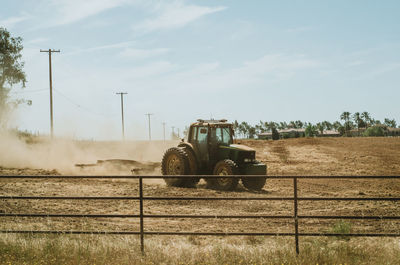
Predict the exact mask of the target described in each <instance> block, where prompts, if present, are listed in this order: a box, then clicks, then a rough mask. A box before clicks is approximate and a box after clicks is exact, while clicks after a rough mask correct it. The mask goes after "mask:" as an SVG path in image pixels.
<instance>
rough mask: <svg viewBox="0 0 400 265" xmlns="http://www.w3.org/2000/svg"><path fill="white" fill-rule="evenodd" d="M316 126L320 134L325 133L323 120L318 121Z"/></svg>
mask: <svg viewBox="0 0 400 265" xmlns="http://www.w3.org/2000/svg"><path fill="white" fill-rule="evenodd" d="M316 128H317V129H318V131H319V132H320V134H323V133H324V130H325V126H324V124H323V123H322V122H318V123H317V124H316Z"/></svg>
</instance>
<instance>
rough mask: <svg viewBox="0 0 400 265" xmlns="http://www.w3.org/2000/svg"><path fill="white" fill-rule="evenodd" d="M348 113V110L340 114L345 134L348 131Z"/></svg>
mask: <svg viewBox="0 0 400 265" xmlns="http://www.w3.org/2000/svg"><path fill="white" fill-rule="evenodd" d="M350 115H351V113H350V112H348V111H344V112H343V113H342V114H341V115H340V119H341V120H343V121H344V127H345V130H346V134H348V133H349V131H350Z"/></svg>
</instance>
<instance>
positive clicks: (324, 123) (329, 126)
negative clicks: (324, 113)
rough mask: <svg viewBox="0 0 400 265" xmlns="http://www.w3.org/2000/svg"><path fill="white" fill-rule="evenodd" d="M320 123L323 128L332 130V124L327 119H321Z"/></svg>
mask: <svg viewBox="0 0 400 265" xmlns="http://www.w3.org/2000/svg"><path fill="white" fill-rule="evenodd" d="M322 124H323V125H324V128H325V130H332V128H333V124H332V123H330V122H329V121H323V122H322Z"/></svg>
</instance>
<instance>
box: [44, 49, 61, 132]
mask: <svg viewBox="0 0 400 265" xmlns="http://www.w3.org/2000/svg"><path fill="white" fill-rule="evenodd" d="M40 52H47V53H49V79H50V134H51V138H53V134H54V128H53V82H52V77H51V53H53V52H60V50H52V49H48V50H40Z"/></svg>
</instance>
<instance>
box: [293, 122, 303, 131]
mask: <svg viewBox="0 0 400 265" xmlns="http://www.w3.org/2000/svg"><path fill="white" fill-rule="evenodd" d="M294 123H295V124H296V128H297V129H301V128H303V125H304V123H303V122H302V121H295V122H294Z"/></svg>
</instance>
